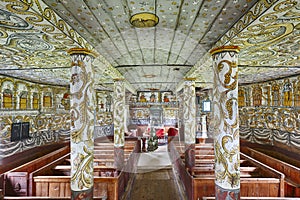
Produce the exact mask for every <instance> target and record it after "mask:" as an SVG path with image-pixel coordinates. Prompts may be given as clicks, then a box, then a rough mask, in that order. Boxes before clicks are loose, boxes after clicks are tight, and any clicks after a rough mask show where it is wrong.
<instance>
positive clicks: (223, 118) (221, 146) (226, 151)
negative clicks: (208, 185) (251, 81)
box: [210, 46, 240, 199]
mask: <svg viewBox="0 0 300 200" xmlns="http://www.w3.org/2000/svg"><path fill="white" fill-rule="evenodd" d="M238 52H239V48H238V47H237V46H223V47H220V48H215V49H213V50H211V51H210V53H211V54H212V58H213V72H214V85H213V132H214V134H215V135H214V143H215V144H214V149H215V191H216V195H215V196H216V199H231V198H232V199H240V155H239V151H240V146H239V122H238V100H237V98H238V66H237V61H238Z"/></svg>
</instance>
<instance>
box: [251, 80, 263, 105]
mask: <svg viewBox="0 0 300 200" xmlns="http://www.w3.org/2000/svg"><path fill="white" fill-rule="evenodd" d="M252 98H253V106H261V104H262V89H261V87H260V86H258V85H257V86H254V88H253V92H252Z"/></svg>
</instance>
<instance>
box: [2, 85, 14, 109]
mask: <svg viewBox="0 0 300 200" xmlns="http://www.w3.org/2000/svg"><path fill="white" fill-rule="evenodd" d="M3 108H13V101H12V91H11V90H9V89H6V90H4V92H3Z"/></svg>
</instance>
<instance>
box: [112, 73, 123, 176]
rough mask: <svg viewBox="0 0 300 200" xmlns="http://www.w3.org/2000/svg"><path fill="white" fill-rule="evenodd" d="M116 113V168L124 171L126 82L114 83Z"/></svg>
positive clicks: (114, 109) (114, 110)
mask: <svg viewBox="0 0 300 200" xmlns="http://www.w3.org/2000/svg"><path fill="white" fill-rule="evenodd" d="M113 113H114V159H115V162H114V166H115V167H116V168H117V169H118V170H122V169H123V166H124V143H125V84H124V80H122V79H121V80H120V79H116V80H115V81H114V93H113Z"/></svg>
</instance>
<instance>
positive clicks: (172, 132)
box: [168, 127, 178, 136]
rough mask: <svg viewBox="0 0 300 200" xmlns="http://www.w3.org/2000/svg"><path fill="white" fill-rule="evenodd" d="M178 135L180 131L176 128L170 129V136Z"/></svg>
mask: <svg viewBox="0 0 300 200" xmlns="http://www.w3.org/2000/svg"><path fill="white" fill-rule="evenodd" d="M177 134H178V130H177V129H176V128H172V127H171V128H169V130H168V136H176V135H177Z"/></svg>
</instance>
